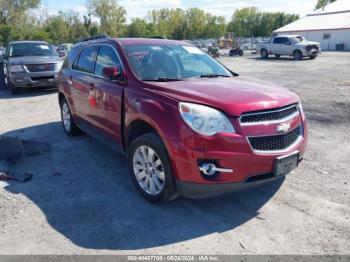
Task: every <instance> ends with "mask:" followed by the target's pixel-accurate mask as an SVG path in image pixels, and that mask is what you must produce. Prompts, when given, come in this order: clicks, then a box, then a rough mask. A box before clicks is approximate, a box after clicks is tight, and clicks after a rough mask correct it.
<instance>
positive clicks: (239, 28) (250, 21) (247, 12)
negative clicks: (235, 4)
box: [228, 7, 261, 37]
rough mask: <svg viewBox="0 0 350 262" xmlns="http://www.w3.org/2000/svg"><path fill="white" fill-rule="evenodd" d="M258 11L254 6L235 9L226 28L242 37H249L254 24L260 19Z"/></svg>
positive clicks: (252, 31)
mask: <svg viewBox="0 0 350 262" xmlns="http://www.w3.org/2000/svg"><path fill="white" fill-rule="evenodd" d="M260 15H261V14H260V13H259V11H258V9H257V8H256V7H246V8H241V9H237V10H236V11H235V12H234V13H233V16H232V19H231V22H230V23H229V24H228V30H229V31H230V32H235V34H236V35H238V36H242V37H250V36H252V35H253V33H254V26H255V25H256V24H257V23H258V21H259V19H260Z"/></svg>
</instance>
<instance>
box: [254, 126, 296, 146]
mask: <svg viewBox="0 0 350 262" xmlns="http://www.w3.org/2000/svg"><path fill="white" fill-rule="evenodd" d="M301 135H302V126H298V127H297V128H295V129H294V130H292V131H290V132H289V133H286V134H282V135H273V136H259V137H248V139H249V142H250V145H251V147H252V148H253V149H254V150H258V151H276V150H284V149H286V148H288V147H289V146H291V145H292V144H293V143H294V142H295V141H297V139H298V138H299V137H300V136H301Z"/></svg>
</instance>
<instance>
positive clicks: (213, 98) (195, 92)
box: [150, 76, 298, 116]
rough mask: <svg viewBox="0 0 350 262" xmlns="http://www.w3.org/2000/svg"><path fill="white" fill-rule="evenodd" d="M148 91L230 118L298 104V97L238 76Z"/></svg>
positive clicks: (166, 85) (158, 85) (162, 84)
mask: <svg viewBox="0 0 350 262" xmlns="http://www.w3.org/2000/svg"><path fill="white" fill-rule="evenodd" d="M150 88H152V89H153V90H155V91H157V92H160V93H163V94H165V95H167V96H170V97H172V98H174V99H176V100H178V101H182V102H193V103H198V104H205V105H209V106H211V107H214V108H217V109H220V110H222V111H224V112H226V113H227V114H228V115H231V116H240V115H241V114H242V113H243V112H249V111H257V110H264V109H269V108H277V107H283V106H286V105H289V104H292V103H297V102H298V97H297V96H296V95H295V94H294V93H292V92H290V91H289V90H287V89H286V88H283V87H280V86H278V85H275V84H272V83H269V82H265V81H261V80H257V79H254V78H248V77H241V76H239V77H230V78H225V77H219V78H197V79H190V80H185V81H175V82H152V84H150Z"/></svg>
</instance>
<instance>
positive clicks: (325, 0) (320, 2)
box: [315, 0, 336, 10]
mask: <svg viewBox="0 0 350 262" xmlns="http://www.w3.org/2000/svg"><path fill="white" fill-rule="evenodd" d="M335 1H336V0H317V4H316V8H315V10H316V9H320V8H322V7H324V6H326V5H328V4H330V3H333V2H335Z"/></svg>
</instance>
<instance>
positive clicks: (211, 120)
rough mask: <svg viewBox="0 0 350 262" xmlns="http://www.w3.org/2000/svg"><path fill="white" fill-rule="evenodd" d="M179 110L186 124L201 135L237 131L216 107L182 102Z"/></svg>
mask: <svg viewBox="0 0 350 262" xmlns="http://www.w3.org/2000/svg"><path fill="white" fill-rule="evenodd" d="M179 111H180V115H181V117H182V119H183V120H184V121H185V122H186V124H187V125H188V126H189V127H190V128H191V129H192V130H193V131H195V132H197V133H199V134H201V135H205V136H212V135H215V134H216V133H220V132H227V133H235V129H234V128H233V126H232V124H231V123H230V121H229V120H228V118H227V117H226V116H225V115H224V114H223V113H222V112H220V111H218V110H216V109H214V108H211V107H208V106H203V105H198V104H192V103H180V104H179Z"/></svg>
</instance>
